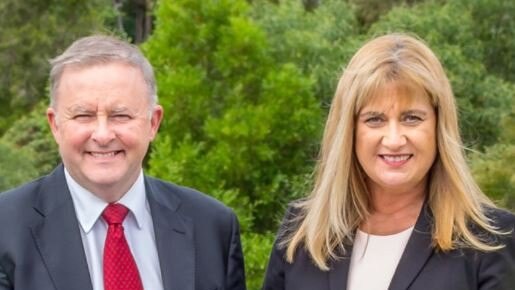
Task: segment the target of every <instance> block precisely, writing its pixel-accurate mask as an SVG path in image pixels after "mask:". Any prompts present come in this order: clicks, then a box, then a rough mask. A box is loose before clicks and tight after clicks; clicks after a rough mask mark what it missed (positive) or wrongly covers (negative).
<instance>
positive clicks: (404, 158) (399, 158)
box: [383, 155, 411, 162]
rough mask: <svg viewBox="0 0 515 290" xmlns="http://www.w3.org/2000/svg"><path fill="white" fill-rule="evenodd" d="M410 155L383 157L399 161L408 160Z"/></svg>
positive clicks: (390, 160) (391, 160) (387, 159)
mask: <svg viewBox="0 0 515 290" xmlns="http://www.w3.org/2000/svg"><path fill="white" fill-rule="evenodd" d="M410 156H411V155H395V156H392V155H383V158H384V160H386V161H389V162H401V161H405V160H408V158H410Z"/></svg>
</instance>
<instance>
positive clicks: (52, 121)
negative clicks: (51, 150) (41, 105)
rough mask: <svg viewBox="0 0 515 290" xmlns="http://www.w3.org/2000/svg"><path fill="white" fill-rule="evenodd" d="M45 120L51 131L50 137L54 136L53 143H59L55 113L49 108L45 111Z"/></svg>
mask: <svg viewBox="0 0 515 290" xmlns="http://www.w3.org/2000/svg"><path fill="white" fill-rule="evenodd" d="M46 119H47V121H48V125H49V126H50V130H52V135H54V139H55V142H57V143H59V126H58V125H57V113H56V112H55V110H54V108H52V107H49V108H48V109H47V110H46Z"/></svg>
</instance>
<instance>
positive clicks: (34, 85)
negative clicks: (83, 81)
mask: <svg viewBox="0 0 515 290" xmlns="http://www.w3.org/2000/svg"><path fill="white" fill-rule="evenodd" d="M110 9H111V4H110V1H106V0H71V1H68V0H24V1H18V0H2V1H0V27H2V33H1V34H0V69H1V71H2V74H1V75H0V102H1V104H2V106H0V115H1V116H2V118H1V119H0V133H2V132H4V131H5V130H6V129H7V128H8V127H9V125H10V124H11V123H12V122H13V121H14V120H16V119H17V118H18V117H19V116H20V115H22V114H23V112H24V111H27V110H30V109H32V107H33V106H34V105H35V104H36V103H38V102H39V101H40V100H43V99H44V98H46V97H47V96H46V94H45V87H46V85H47V78H48V71H49V69H50V66H49V64H48V59H50V58H52V57H54V56H55V55H57V54H58V53H60V52H61V51H62V50H63V49H64V48H65V47H66V46H68V45H69V44H70V43H71V42H72V41H73V40H75V39H77V38H78V37H81V36H84V35H87V34H90V33H92V32H95V31H103V30H105V28H104V21H105V20H106V19H108V17H107V15H108V13H109V12H110Z"/></svg>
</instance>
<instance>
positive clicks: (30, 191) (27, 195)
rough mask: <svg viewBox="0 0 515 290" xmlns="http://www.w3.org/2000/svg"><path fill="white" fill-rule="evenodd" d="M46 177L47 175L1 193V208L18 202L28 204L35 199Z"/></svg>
mask: <svg viewBox="0 0 515 290" xmlns="http://www.w3.org/2000/svg"><path fill="white" fill-rule="evenodd" d="M44 178H45V177H40V178H39V179H36V180H33V181H31V182H28V183H25V184H22V185H20V186H18V187H15V188H13V189H9V190H7V191H4V192H2V193H0V209H3V208H7V207H13V206H15V205H16V204H26V203H27V202H29V201H30V200H33V199H34V197H35V194H36V193H37V192H38V191H39V187H40V185H41V181H42V179H44ZM30 205H32V204H30Z"/></svg>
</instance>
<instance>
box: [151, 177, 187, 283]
mask: <svg viewBox="0 0 515 290" xmlns="http://www.w3.org/2000/svg"><path fill="white" fill-rule="evenodd" d="M145 186H146V190H147V198H148V201H149V205H150V212H151V214H152V220H153V224H154V232H155V238H156V247H157V253H158V256H159V263H160V267H161V276H162V279H163V287H164V289H165V290H194V289H195V247H194V237H193V222H192V221H191V220H190V219H189V218H187V217H185V216H183V215H181V214H180V213H178V211H177V210H178V209H179V207H180V200H179V198H178V197H176V196H175V195H173V194H172V193H170V192H166V193H165V192H159V191H158V189H157V188H155V187H153V184H152V180H151V179H149V178H145Z"/></svg>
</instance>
